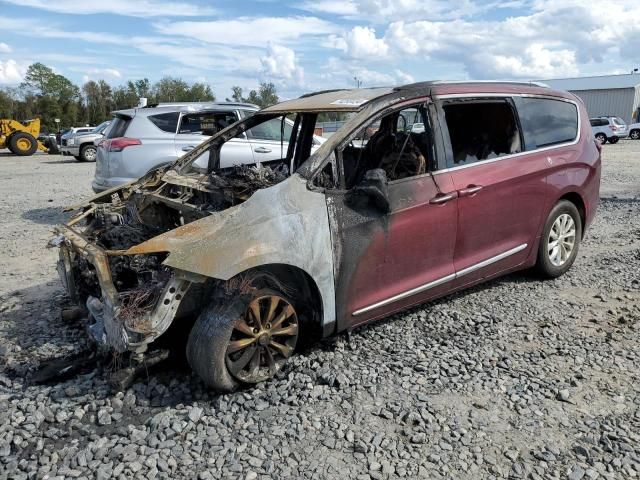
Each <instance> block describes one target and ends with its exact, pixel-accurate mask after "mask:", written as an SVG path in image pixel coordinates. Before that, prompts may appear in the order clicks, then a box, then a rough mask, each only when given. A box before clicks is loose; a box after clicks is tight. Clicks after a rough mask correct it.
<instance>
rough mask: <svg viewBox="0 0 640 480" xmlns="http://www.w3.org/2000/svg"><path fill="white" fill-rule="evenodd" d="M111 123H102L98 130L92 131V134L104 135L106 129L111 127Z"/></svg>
mask: <svg viewBox="0 0 640 480" xmlns="http://www.w3.org/2000/svg"><path fill="white" fill-rule="evenodd" d="M110 123H111V122H110V121H106V122H102V123H101V124H100V125H98V126H97V127H96V128H94V129H93V130H91V133H102V132H104V131H105V129H106V128H107V127H108V126H109V124H110Z"/></svg>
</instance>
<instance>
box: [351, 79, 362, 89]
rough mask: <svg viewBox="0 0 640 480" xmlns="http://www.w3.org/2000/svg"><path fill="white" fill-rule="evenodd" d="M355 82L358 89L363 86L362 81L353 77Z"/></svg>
mask: <svg viewBox="0 0 640 480" xmlns="http://www.w3.org/2000/svg"><path fill="white" fill-rule="evenodd" d="M353 80H354V81H355V82H356V88H360V87H361V86H362V80H360V79H359V78H358V77H353Z"/></svg>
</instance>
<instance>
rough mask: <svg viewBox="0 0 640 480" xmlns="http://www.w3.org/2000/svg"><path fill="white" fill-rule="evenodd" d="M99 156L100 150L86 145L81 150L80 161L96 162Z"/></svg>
mask: <svg viewBox="0 0 640 480" xmlns="http://www.w3.org/2000/svg"><path fill="white" fill-rule="evenodd" d="M97 154H98V150H97V149H96V147H95V145H84V146H83V147H82V148H81V149H80V157H79V158H78V159H79V160H80V161H81V162H95V161H96V155H97ZM76 158H77V157H76Z"/></svg>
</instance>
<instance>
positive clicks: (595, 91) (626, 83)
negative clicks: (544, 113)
mask: <svg viewBox="0 0 640 480" xmlns="http://www.w3.org/2000/svg"><path fill="white" fill-rule="evenodd" d="M539 81H540V82H543V83H546V84H547V85H549V86H550V87H552V88H557V89H559V90H568V91H570V92H572V93H575V94H576V95H578V96H579V97H580V98H582V100H583V101H584V103H585V105H586V106H587V110H588V111H589V116H590V117H599V116H616V117H620V118H622V119H623V120H624V121H625V122H626V123H627V124H629V123H633V122H639V121H640V75H637V74H636V75H633V74H627V75H606V76H602V77H579V78H558V79H552V80H539Z"/></svg>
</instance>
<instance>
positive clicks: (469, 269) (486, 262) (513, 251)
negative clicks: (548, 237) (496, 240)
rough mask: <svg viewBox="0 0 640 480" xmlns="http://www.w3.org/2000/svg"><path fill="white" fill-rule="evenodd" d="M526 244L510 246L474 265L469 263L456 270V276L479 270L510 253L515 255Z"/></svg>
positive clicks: (525, 246)
mask: <svg viewBox="0 0 640 480" xmlns="http://www.w3.org/2000/svg"><path fill="white" fill-rule="evenodd" d="M527 246H528V244H527V243H523V244H522V245H518V246H517V247H515V248H512V249H511V250H507V251H506V252H504V253H501V254H500V255H496V256H495V257H491V258H488V259H487V260H484V261H482V262H480V263H476V264H475V265H471V266H470V267H467V268H465V269H462V270H460V271H459V272H456V278H460V277H464V276H465V275H469V274H470V273H473V272H475V271H476V270H480V269H481V268H484V267H488V266H489V265H491V264H492V263H496V262H499V261H500V260H504V259H505V258H507V257H510V256H511V255H515V254H516V253H518V252H521V251H522V250H524V249H525V248H527Z"/></svg>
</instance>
